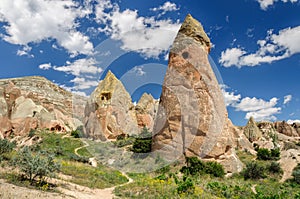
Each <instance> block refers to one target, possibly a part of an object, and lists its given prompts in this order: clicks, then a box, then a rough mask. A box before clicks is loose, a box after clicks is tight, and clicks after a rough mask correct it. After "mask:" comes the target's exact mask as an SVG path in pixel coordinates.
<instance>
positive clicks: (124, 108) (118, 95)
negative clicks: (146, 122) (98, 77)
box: [84, 71, 139, 141]
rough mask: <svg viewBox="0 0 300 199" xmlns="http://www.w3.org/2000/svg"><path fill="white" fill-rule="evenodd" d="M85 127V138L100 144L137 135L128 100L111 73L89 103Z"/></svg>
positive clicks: (86, 109)
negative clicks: (124, 135)
mask: <svg viewBox="0 0 300 199" xmlns="http://www.w3.org/2000/svg"><path fill="white" fill-rule="evenodd" d="M84 126H85V133H86V134H87V136H89V137H93V138H95V139H100V140H102V141H105V140H107V139H116V138H117V136H119V135H123V134H129V135H130V134H138V133H139V128H138V124H137V119H136V114H135V110H134V105H133V103H132V100H131V97H130V95H129V93H128V92H127V91H126V89H125V88H124V86H123V84H122V82H121V81H120V80H118V79H117V78H116V77H115V75H114V74H113V73H112V72H110V71H108V73H107V75H106V77H105V78H104V80H102V81H100V83H99V85H98V87H97V88H96V89H95V91H94V92H93V93H92V94H91V96H90V99H89V100H88V103H87V105H86V108H85V121H84Z"/></svg>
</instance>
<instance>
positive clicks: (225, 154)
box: [152, 15, 251, 172]
mask: <svg viewBox="0 0 300 199" xmlns="http://www.w3.org/2000/svg"><path fill="white" fill-rule="evenodd" d="M210 48H211V44H210V40H209V38H208V37H207V35H206V34H205V32H204V30H203V27H202V26H201V24H200V23H199V22H198V21H196V20H195V19H193V18H192V16H190V15H188V16H187V17H186V19H185V21H184V23H183V25H182V26H181V28H180V30H179V33H178V35H177V37H176V39H175V41H174V43H173V46H172V48H171V50H170V55H169V65H168V70H167V73H166V76H165V80H164V84H163V90H162V94H161V98H160V104H159V109H158V113H157V117H156V122H155V127H154V136H153V145H152V148H153V151H154V152H157V153H159V154H160V155H162V156H163V157H164V158H166V159H168V160H172V159H173V160H176V159H178V158H180V157H182V156H197V157H200V158H202V159H213V160H216V161H218V162H220V163H221V164H223V165H224V166H225V169H226V170H227V171H228V172H238V171H240V170H241V169H242V163H241V162H240V161H239V159H238V157H237V156H236V155H235V152H234V148H235V147H241V148H242V147H250V148H251V144H250V143H249V141H248V140H247V138H246V137H245V136H244V135H243V133H242V132H241V131H240V130H238V129H237V128H236V127H234V126H233V125H232V123H231V121H230V120H229V119H228V116H227V110H226V107H225V103H224V99H223V95H222V92H221V90H220V88H219V85H218V81H217V79H216V77H215V74H214V72H213V70H212V68H211V66H210V64H209V61H208V53H209V51H210ZM241 143H242V144H241Z"/></svg>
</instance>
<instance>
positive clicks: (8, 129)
mask: <svg viewBox="0 0 300 199" xmlns="http://www.w3.org/2000/svg"><path fill="white" fill-rule="evenodd" d="M12 132H13V126H12V124H11V121H10V119H8V117H1V116H0V137H1V138H5V137H9V136H10V135H11V133H12Z"/></svg>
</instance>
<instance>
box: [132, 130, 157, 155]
mask: <svg viewBox="0 0 300 199" xmlns="http://www.w3.org/2000/svg"><path fill="white" fill-rule="evenodd" d="M151 146H152V133H151V132H149V130H148V129H147V128H146V127H144V128H143V130H142V132H141V134H140V135H139V136H138V137H137V138H136V139H135V141H134V142H133V145H132V149H131V151H133V152H134V153H149V152H151Z"/></svg>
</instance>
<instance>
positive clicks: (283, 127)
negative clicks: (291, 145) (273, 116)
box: [274, 121, 300, 137]
mask: <svg viewBox="0 0 300 199" xmlns="http://www.w3.org/2000/svg"><path fill="white" fill-rule="evenodd" d="M274 127H275V129H276V131H278V132H279V133H281V134H284V135H287V136H290V137H299V136H300V124H297V123H294V124H292V125H290V124H288V123H287V122H285V121H282V122H275V123H274Z"/></svg>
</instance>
